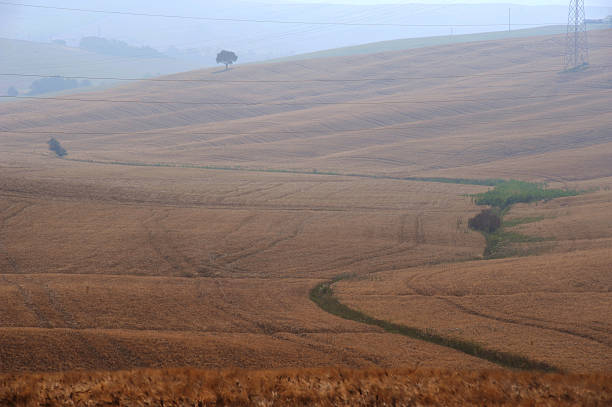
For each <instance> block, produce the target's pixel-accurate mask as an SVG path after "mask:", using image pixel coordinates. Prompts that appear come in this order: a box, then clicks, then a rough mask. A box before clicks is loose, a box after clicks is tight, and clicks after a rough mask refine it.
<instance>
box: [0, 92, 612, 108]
mask: <svg viewBox="0 0 612 407" xmlns="http://www.w3.org/2000/svg"><path fill="white" fill-rule="evenodd" d="M611 91H612V89H605V90H602V91H598V92H597V93H605V92H611ZM580 95H586V93H582V92H574V93H565V94H563V93H559V94H551V95H538V96H514V97H505V98H482V99H479V98H475V99H467V98H466V99H436V100H422V99H420V100H396V101H379V102H302V103H300V102H295V103H289V102H282V103H279V102H189V101H171V100H137V99H126V100H120V99H82V98H58V97H38V96H7V95H4V96H0V98H3V99H15V100H54V101H61V102H92V103H134V104H152V105H189V106H331V105H337V106H343V105H365V106H369V105H403V104H426V103H453V102H495V101H505V100H530V99H547V98H552V97H564V96H580ZM589 95H592V93H589Z"/></svg>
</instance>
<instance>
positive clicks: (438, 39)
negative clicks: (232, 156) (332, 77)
mask: <svg viewBox="0 0 612 407" xmlns="http://www.w3.org/2000/svg"><path fill="white" fill-rule="evenodd" d="M587 28H588V30H601V29H608V28H610V26H609V25H608V24H589V25H588V27H587ZM566 30H567V26H564V25H549V26H542V27H535V28H524V29H518V30H517V29H513V30H511V31H493V32H483V33H476V34H461V35H441V36H435V37H419V38H406V39H398V40H390V41H380V42H372V43H367V44H363V45H356V46H353V47H343V48H335V49H329V50H324V51H317V52H311V53H307V54H299V55H293V56H290V57H287V58H279V59H276V60H275V61H297V60H300V59H309V58H325V57H339V56H348V55H359V54H372V53H376V52H387V51H401V50H408V49H414V48H423V47H433V46H436V45H446V44H462V43H466V42H475V41H492V40H502V39H509V38H524V37H533V36H539V35H554V34H564V33H565V32H566Z"/></svg>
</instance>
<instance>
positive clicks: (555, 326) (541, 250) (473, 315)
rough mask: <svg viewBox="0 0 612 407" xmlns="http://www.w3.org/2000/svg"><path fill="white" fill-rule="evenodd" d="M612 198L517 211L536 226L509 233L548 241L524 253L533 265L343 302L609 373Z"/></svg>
mask: <svg viewBox="0 0 612 407" xmlns="http://www.w3.org/2000/svg"><path fill="white" fill-rule="evenodd" d="M601 183H602V184H604V185H605V183H606V180H601ZM611 198H612V193H610V191H609V190H608V189H606V188H604V189H602V190H600V191H595V192H591V193H587V194H584V195H581V196H577V197H568V198H559V199H555V200H552V201H549V202H545V203H538V204H529V205H526V204H521V205H516V206H515V207H513V208H512V209H511V210H510V212H509V213H508V214H507V215H506V219H507V221H510V222H511V221H513V220H520V219H527V218H531V220H532V221H531V222H530V223H525V224H522V225H518V226H514V227H512V228H510V229H509V230H510V231H512V232H516V233H521V234H523V235H526V236H531V237H539V238H542V239H544V240H542V241H541V242H529V243H516V244H515V247H517V249H519V250H522V253H523V254H531V255H528V256H526V257H516V258H509V259H499V260H479V261H472V262H460V263H450V264H442V265H434V266H425V267H414V268H408V269H405V270H394V271H388V272H382V273H374V274H370V275H368V276H366V277H360V278H356V279H353V280H345V281H342V282H339V283H337V284H335V285H334V288H335V292H336V294H337V295H338V296H339V298H340V300H341V301H342V302H343V303H346V304H347V305H350V306H352V307H354V308H356V309H359V310H361V311H363V312H365V313H366V314H368V315H372V316H375V317H377V318H381V319H385V320H391V321H394V322H396V323H402V324H405V325H408V326H414V327H419V328H421V329H427V330H433V331H436V332H439V333H442V334H444V335H448V336H454V337H459V338H463V339H469V340H472V341H476V342H479V343H483V344H489V345H492V346H494V347H495V348H496V349H498V350H505V351H512V352H515V353H519V354H522V355H528V356H530V357H531V358H533V359H537V360H543V361H546V362H548V363H551V364H553V365H555V366H558V367H560V368H562V369H567V370H572V371H583V372H590V371H593V370H610V366H612V351H611V348H612V318H611V317H610V312H609V310H610V306H611V304H612V274H611V273H610V265H611V264H612V249H611V248H612V228H610V219H611V218H612V205H611V204H610V203H611ZM408 310H410V311H409V312H407V311H408Z"/></svg>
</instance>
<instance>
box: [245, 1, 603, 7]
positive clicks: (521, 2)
mask: <svg viewBox="0 0 612 407" xmlns="http://www.w3.org/2000/svg"><path fill="white" fill-rule="evenodd" d="M246 1H249V2H252V3H294V4H304V3H327V4H359V5H363V4H374V5H380V4H468V3H470V4H504V3H508V4H523V5H531V6H536V5H537V6H541V5H550V4H555V5H569V0H505V1H504V0H381V1H374V0H246ZM611 3H612V0H585V4H586V5H588V6H610V4H611Z"/></svg>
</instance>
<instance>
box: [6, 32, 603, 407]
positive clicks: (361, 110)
mask: <svg viewBox="0 0 612 407" xmlns="http://www.w3.org/2000/svg"><path fill="white" fill-rule="evenodd" d="M611 34H612V31H611V30H600V31H597V32H593V33H592V34H589V35H590V37H589V41H590V44H591V47H592V48H591V65H590V66H589V67H588V69H584V70H577V71H575V72H562V71H561V67H560V66H559V63H560V61H559V57H558V52H559V50H558V48H559V47H560V46H562V45H563V41H564V36H546V37H531V38H522V39H512V40H498V41H487V42H478V43H468V44H461V45H458V44H454V45H448V46H438V47H431V48H422V49H414V50H409V51H402V52H393V53H387V54H374V55H361V56H349V57H336V58H329V59H311V60H305V61H293V62H281V63H275V64H259V65H248V66H238V67H235V68H233V69H231V70H228V71H226V72H221V73H219V72H216V73H215V72H214V71H213V70H202V71H194V72H188V73H184V74H179V75H175V76H172V77H167V78H166V79H170V80H177V82H171V84H170V85H169V84H168V83H167V82H152V81H148V82H145V81H141V82H136V83H133V84H130V85H126V86H122V87H117V88H113V89H109V90H106V91H103V92H98V93H91V94H78V95H72V96H62V97H59V99H63V100H57V99H58V98H55V99H54V98H51V99H48V100H34V99H33V100H25V101H18V102H14V103H13V102H11V103H2V104H0V140H1V144H0V373H2V374H3V376H1V377H0V404H2V403H4V404H8V405H39V404H45V403H46V405H66V404H71V405H72V404H74V405H87V404H86V400H89V399H94V400H95V401H96V402H97V403H98V404H104V403H106V404H115V405H117V404H120V405H161V404H162V400H164V402H163V403H165V404H163V405H194V403H195V404H196V405H197V403H199V402H200V404H201V405H231V404H233V405H248V404H253V403H259V404H260V405H384V404H385V403H386V404H394V403H395V405H432V404H442V405H485V404H486V405H551V406H552V405H577V404H581V405H594V406H596V405H606V403H609V402H610V397H611V396H610V382H611V378H610V376H609V375H610V368H611V366H612V349H611V348H612V313H610V312H609V310H610V309H612V279H611V278H612V277H611V273H610V269H611V268H610V265H611V264H612V224H611V221H612V212H611V211H612V193H611V192H610V187H611V186H612V165H611V164H612V163H611V162H610V157H612V155H611V154H612V135H610V130H609V124H610V123H611V122H612V112H611V111H610V109H609V106H610V105H612V87H611V86H612V85H611V84H612V76H611V75H612V53H611V52H610V47H611V46H612V35H611ZM352 79H356V80H352ZM51 137H54V138H56V139H57V140H58V141H59V142H60V143H61V145H62V146H63V147H64V148H65V149H66V150H67V152H68V154H67V156H66V157H63V158H58V157H56V156H55V155H54V154H53V153H52V152H51V151H49V149H48V147H49V146H48V145H47V142H48V141H49V139H50V138H51ZM493 178H496V179H497V180H493ZM499 179H503V180H510V179H520V180H524V181H530V182H548V185H549V186H550V187H554V188H562V189H563V190H564V191H566V192H568V193H567V194H562V195H560V196H562V197H558V198H554V199H552V198H551V199H548V198H547V199H532V200H530V201H525V202H523V203H515V204H512V205H508V206H507V207H503V208H501V209H500V210H499V213H500V215H499V216H500V225H501V229H500V232H498V233H497V234H495V235H494V236H493V235H492V234H491V233H489V234H487V233H484V234H483V233H479V232H477V231H475V230H472V229H470V227H468V224H469V219H470V218H472V217H474V216H475V215H476V214H478V213H479V212H480V211H481V210H482V209H483V207H482V206H479V205H477V202H476V199H475V194H480V193H484V192H486V191H488V190H494V188H497V186H498V185H500V182H502V181H500V180H499ZM570 192H571V193H570ZM498 209H499V208H498ZM493 238H495V239H496V240H495V239H493ZM493 240H494V242H493ZM492 242H493V243H492ZM491 253H494V254H495V256H492V255H490V254H491ZM493 257H497V258H493ZM349 368H351V369H362V370H349ZM509 368H510V369H523V370H545V371H548V372H554V374H553V373H545V372H535V371H533V372H517V371H512V370H510V369H509ZM150 369H159V370H150ZM167 369H173V370H167ZM197 369H211V370H197ZM215 369H252V370H222V371H219V370H215ZM261 369H291V370H266V371H262V370H261ZM384 369H389V370H384ZM41 372H42V373H41Z"/></svg>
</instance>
